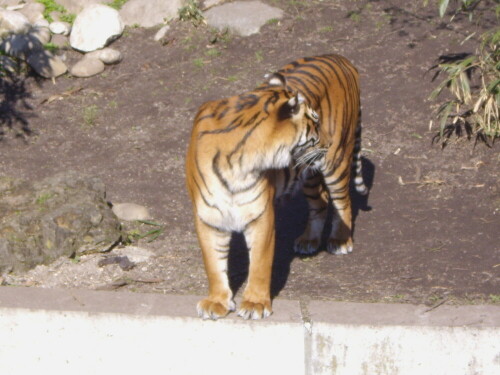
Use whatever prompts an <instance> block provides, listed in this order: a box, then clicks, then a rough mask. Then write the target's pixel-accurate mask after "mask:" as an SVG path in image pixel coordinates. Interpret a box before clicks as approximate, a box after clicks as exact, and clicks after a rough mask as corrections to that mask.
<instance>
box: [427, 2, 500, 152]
mask: <svg viewBox="0 0 500 375" xmlns="http://www.w3.org/2000/svg"><path fill="white" fill-rule="evenodd" d="M480 1H481V0H457V2H460V3H461V4H460V5H461V6H460V8H459V9H458V10H457V11H456V12H455V13H454V16H455V15H456V14H458V13H459V12H467V13H468V14H469V17H470V18H471V19H472V14H473V12H474V9H475V7H476V6H477V4H478V3H479V2H480ZM448 5H449V1H447V0H441V1H440V3H439V14H440V15H441V16H444V14H445V12H446V9H447V7H448ZM499 9H500V6H498V5H497V6H495V7H492V8H490V10H491V11H494V12H495V17H497V19H498V15H499ZM454 16H453V17H454ZM453 17H452V18H453ZM471 36H472V35H470V36H469V37H468V38H470V37H471ZM480 40H481V42H480V44H479V46H478V47H477V49H476V51H475V53H474V54H457V55H449V56H444V57H441V58H440V61H439V63H438V65H437V68H438V72H437V73H436V76H438V75H439V74H442V75H444V77H445V78H444V80H443V81H441V82H440V83H439V85H438V86H437V87H436V89H435V90H434V91H433V92H432V94H431V96H430V98H431V99H436V98H437V97H438V96H439V95H440V94H441V93H442V92H443V91H448V92H449V93H451V99H449V100H447V101H446V102H444V103H442V104H441V106H440V107H439V109H438V111H437V118H438V122H439V139H440V140H441V142H442V144H443V146H444V145H445V144H446V141H447V140H448V139H449V137H450V136H451V135H452V134H454V133H456V134H458V135H460V134H462V133H463V130H465V132H466V133H467V135H468V136H469V137H470V136H471V135H472V134H476V135H478V136H479V137H480V138H483V139H485V140H487V139H494V138H496V137H500V113H499V107H500V28H498V27H497V28H495V29H494V30H491V31H489V32H487V33H485V34H483V35H481V37H480Z"/></svg>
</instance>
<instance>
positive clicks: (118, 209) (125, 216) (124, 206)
mask: <svg viewBox="0 0 500 375" xmlns="http://www.w3.org/2000/svg"><path fill="white" fill-rule="evenodd" d="M112 209H113V213H114V214H115V215H116V216H117V217H118V218H119V219H120V220H125V221H135V220H148V219H151V215H150V214H149V211H148V209H147V208H146V207H144V206H140V205H138V204H135V203H117V204H113V208H112Z"/></svg>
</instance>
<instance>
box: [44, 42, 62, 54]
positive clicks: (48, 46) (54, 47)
mask: <svg viewBox="0 0 500 375" xmlns="http://www.w3.org/2000/svg"><path fill="white" fill-rule="evenodd" d="M43 48H45V49H46V50H48V51H50V52H54V51H57V50H58V49H59V47H58V46H57V45H55V44H54V43H52V42H48V43H45V44H44V45H43Z"/></svg>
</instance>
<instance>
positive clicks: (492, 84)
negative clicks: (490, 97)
mask: <svg viewBox="0 0 500 375" xmlns="http://www.w3.org/2000/svg"><path fill="white" fill-rule="evenodd" d="M499 84H500V79H497V80H496V81H493V82H490V84H489V85H488V87H487V90H488V92H491V93H493V92H494V91H495V89H496V87H497V86H498V85H499Z"/></svg>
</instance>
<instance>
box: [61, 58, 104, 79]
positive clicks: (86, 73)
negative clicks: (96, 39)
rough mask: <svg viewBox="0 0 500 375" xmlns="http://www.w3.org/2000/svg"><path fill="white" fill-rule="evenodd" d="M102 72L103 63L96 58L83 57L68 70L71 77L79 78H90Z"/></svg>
mask: <svg viewBox="0 0 500 375" xmlns="http://www.w3.org/2000/svg"><path fill="white" fill-rule="evenodd" d="M103 71H104V63H103V62H102V61H101V60H99V59H98V58H96V57H92V56H91V57H88V56H84V57H83V58H82V59H81V60H79V61H78V62H77V63H76V64H75V65H73V67H72V68H71V69H70V70H69V72H70V73H71V75H74V76H75V77H80V78H86V77H92V76H95V75H96V74H99V73H102V72H103Z"/></svg>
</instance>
